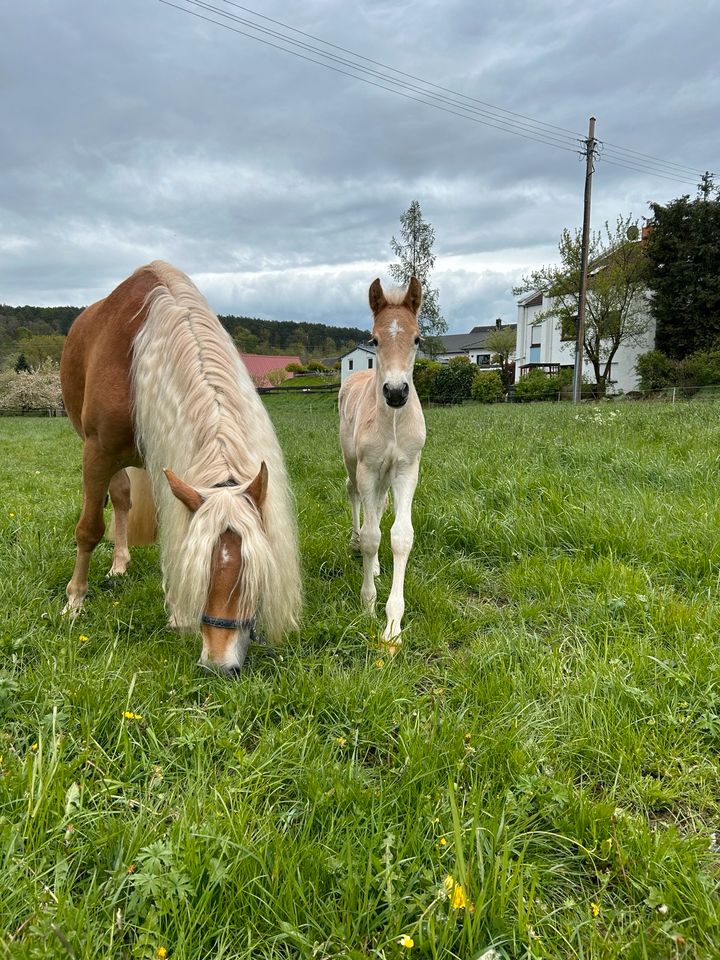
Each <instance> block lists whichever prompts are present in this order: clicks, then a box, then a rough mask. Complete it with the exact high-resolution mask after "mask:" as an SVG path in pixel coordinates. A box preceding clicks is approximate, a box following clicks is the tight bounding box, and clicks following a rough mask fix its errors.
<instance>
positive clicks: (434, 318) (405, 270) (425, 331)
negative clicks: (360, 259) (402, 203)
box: [389, 200, 447, 353]
mask: <svg viewBox="0 0 720 960" xmlns="http://www.w3.org/2000/svg"><path fill="white" fill-rule="evenodd" d="M434 242H435V231H434V230H433V228H432V226H431V224H429V223H425V221H424V220H423V218H422V211H421V209H420V203H419V202H418V201H417V200H413V202H412V203H411V204H410V206H409V207H408V208H407V210H406V211H405V213H403V214H402V215H401V217H400V239H396V238H395V237H393V238H392V240H391V241H390V246H391V247H392V251H393V253H394V254H395V256H396V257H397V258H398V260H399V261H400V262H399V263H391V264H390V267H389V269H390V276H391V277H392V278H393V280H395V281H396V282H397V283H399V284H400V285H401V286H407V284H408V283H410V278H411V277H417V279H418V280H419V281H420V283H421V285H422V289H423V302H422V306H421V308H420V313H419V314H418V324H419V326H420V332H421V333H422V335H423V337H425V338H426V343H425V344H423V349H425V350H426V352H430V353H432V352H433V346H434V345H436V344H433V339H434V338H436V337H439V336H440V334H443V333H446V332H447V322H446V321H445V318H444V317H443V316H442V314H441V313H440V306H439V302H438V299H439V293H438V291H437V289H436V288H434V287H431V286H430V271H431V270H432V268H433V267H434V266H435V254H434V253H433V252H432V248H433V243H434Z"/></svg>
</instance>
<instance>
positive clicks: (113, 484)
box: [108, 470, 132, 577]
mask: <svg viewBox="0 0 720 960" xmlns="http://www.w3.org/2000/svg"><path fill="white" fill-rule="evenodd" d="M110 499H111V500H112V505H113V513H114V514H115V549H114V550H113V557H112V566H111V567H110V571H109V573H108V576H109V577H117V576H119V575H120V574H122V573H125V571H126V570H127V568H128V564H129V563H130V551H129V550H128V514H129V513H130V507H131V506H132V503H131V500H130V478H129V477H128V475H127V471H126V470H118V472H117V473H116V474H115V475H114V476H113V478H112V480H111V481H110Z"/></svg>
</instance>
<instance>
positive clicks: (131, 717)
mask: <svg viewBox="0 0 720 960" xmlns="http://www.w3.org/2000/svg"><path fill="white" fill-rule="evenodd" d="M123 717H125V719H126V720H142V714H141V713H133V712H132V710H123Z"/></svg>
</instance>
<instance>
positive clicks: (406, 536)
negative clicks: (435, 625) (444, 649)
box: [383, 460, 420, 643]
mask: <svg viewBox="0 0 720 960" xmlns="http://www.w3.org/2000/svg"><path fill="white" fill-rule="evenodd" d="M419 466H420V462H419V460H416V461H415V462H414V463H412V464H411V465H410V466H408V467H407V468H406V469H405V470H404V471H403V472H402V473H399V474H398V475H397V476H396V477H395V479H394V480H393V484H392V488H393V503H394V505H395V522H394V523H393V525H392V529H391V531H390V544H391V546H392V552H393V582H392V589H391V590H390V596H389V597H388V602H387V605H386V606H385V612H386V614H387V626H386V627H385V632H384V634H383V640H384V641H385V642H386V643H388V642H390V641H391V640H393V639H395V638H396V637H398V636H399V635H400V630H401V628H402V618H403V614H404V613H405V595H404V584H405V567H406V566H407V560H408V556H409V554H410V551H411V550H412V545H413V540H414V536H415V535H414V531H413V525H412V502H413V496H414V495H415V488H416V487H417V482H418V468H419Z"/></svg>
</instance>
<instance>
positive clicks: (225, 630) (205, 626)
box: [165, 462, 267, 675]
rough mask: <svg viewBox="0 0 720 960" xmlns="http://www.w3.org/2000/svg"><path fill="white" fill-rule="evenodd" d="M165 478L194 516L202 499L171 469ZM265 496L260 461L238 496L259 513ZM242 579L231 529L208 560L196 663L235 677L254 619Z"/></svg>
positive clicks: (239, 541)
mask: <svg viewBox="0 0 720 960" xmlns="http://www.w3.org/2000/svg"><path fill="white" fill-rule="evenodd" d="M165 475H166V476H167V479H168V483H169V484H170V488H171V490H172V492H173V493H174V495H175V496H176V497H177V499H178V500H180V501H181V502H182V503H184V504H185V506H186V507H187V508H188V510H190V511H191V512H192V513H195V512H196V511H197V510H198V509H199V508H200V506H201V505H202V504H203V503H204V498H203V496H202V495H201V494H200V493H199V492H198V491H197V490H195V488H194V487H191V486H190V485H189V484H186V483H185V482H184V481H183V480H180V478H179V477H177V476H175V474H174V473H173V472H172V471H171V470H166V471H165ZM266 493H267V467H266V466H265V463H264V462H263V463H262V464H261V466H260V471H259V473H258V475H257V476H256V477H255V479H254V480H253V481H252V483H250V484H249V485H248V487H247V488H246V489H245V490H244V491H243V492H242V494H238V495H243V496H246V497H248V498H249V499H250V500H251V501H252V502H253V503H254V504H255V507H256V508H257V510H258V512H260V510H261V508H262V505H263V503H264V502H265V495H266ZM211 496H212V494H211ZM244 577H245V564H244V562H243V557H242V537H241V536H240V534H239V533H236V532H235V531H234V530H226V531H225V532H224V533H222V534H220V537H219V538H218V540H217V542H216V544H215V546H214V547H213V551H212V556H211V559H210V580H209V584H208V593H207V598H206V600H205V607H204V609H203V613H202V622H201V633H202V640H203V649H202V654H201V655H200V663H201V665H203V666H207V667H211V668H213V669H217V670H220V671H221V672H223V673H228V674H230V675H237V674H238V673H239V672H240V670H241V668H242V665H243V663H244V661H245V656H246V654H247V650H248V647H249V645H250V641H251V638H252V631H253V626H254V620H255V613H256V611H255V610H254V609H249V608H248V607H247V601H243V598H244V597H245V596H246V591H245V590H244V589H243V587H244Z"/></svg>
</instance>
